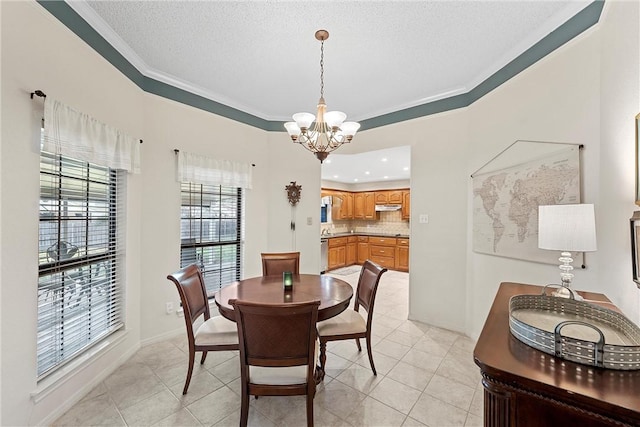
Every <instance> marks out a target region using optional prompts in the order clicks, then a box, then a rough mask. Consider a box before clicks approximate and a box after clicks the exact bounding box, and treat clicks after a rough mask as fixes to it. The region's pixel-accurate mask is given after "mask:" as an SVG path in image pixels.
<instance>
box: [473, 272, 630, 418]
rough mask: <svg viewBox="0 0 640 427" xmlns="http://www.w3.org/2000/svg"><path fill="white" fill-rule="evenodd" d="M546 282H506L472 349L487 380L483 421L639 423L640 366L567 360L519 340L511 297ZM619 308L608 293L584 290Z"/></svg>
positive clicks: (535, 290)
mask: <svg viewBox="0 0 640 427" xmlns="http://www.w3.org/2000/svg"><path fill="white" fill-rule="evenodd" d="M540 292H542V287H541V286H534V285H524V284H519V283H501V284H500V288H499V289H498V293H497V294H496V297H495V300H494V301H493V305H492V307H491V311H490V312H489V315H488V317H487V320H486V321H485V324H484V327H483V329H482V333H481V334H480V338H479V339H478V342H477V344H476V347H475V349H474V351H473V358H474V361H475V362H476V364H477V365H478V366H479V367H480V370H481V372H482V384H483V385H484V425H485V426H490V427H506V426H512V427H516V426H519V427H522V426H562V427H565V426H581V427H592V426H612V425H613V426H618V425H621V426H626V425H629V426H640V370H637V371H620V370H610V369H601V368H596V367H590V366H587V365H581V364H577V363H573V362H569V361H566V360H564V359H561V358H557V357H555V356H551V355H549V354H546V353H543V352H541V351H538V350H536V349H534V348H532V347H529V346H528V345H526V344H524V343H522V342H520V341H518V340H517V339H516V338H515V337H514V336H512V335H511V332H510V330H509V298H510V297H511V296H513V295H520V294H539V293H540ZM579 293H580V294H581V295H582V296H583V297H584V298H585V299H587V300H593V301H601V302H602V305H603V306H604V307H607V308H611V309H614V310H617V308H616V307H615V306H613V305H612V304H611V303H610V301H609V299H607V297H605V296H604V295H603V294H597V293H591V292H579Z"/></svg>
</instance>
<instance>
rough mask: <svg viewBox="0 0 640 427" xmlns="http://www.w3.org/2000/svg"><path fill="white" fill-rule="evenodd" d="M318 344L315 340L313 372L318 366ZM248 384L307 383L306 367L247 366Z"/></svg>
mask: <svg viewBox="0 0 640 427" xmlns="http://www.w3.org/2000/svg"><path fill="white" fill-rule="evenodd" d="M319 352H320V342H319V341H317V340H316V351H315V358H314V362H313V365H314V370H315V366H316V365H317V364H318V354H319ZM249 382H250V383H252V384H270V385H289V384H303V383H306V382H307V365H302V366H286V367H283V368H271V367H266V366H249Z"/></svg>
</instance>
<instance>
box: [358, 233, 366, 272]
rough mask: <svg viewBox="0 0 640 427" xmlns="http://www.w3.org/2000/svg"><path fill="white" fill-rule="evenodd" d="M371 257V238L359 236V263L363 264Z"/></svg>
mask: <svg viewBox="0 0 640 427" xmlns="http://www.w3.org/2000/svg"><path fill="white" fill-rule="evenodd" d="M368 259H369V238H368V237H367V236H358V264H360V265H362V264H364V262H365V261H366V260H368Z"/></svg>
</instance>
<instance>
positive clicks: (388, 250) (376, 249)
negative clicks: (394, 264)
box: [369, 244, 396, 258]
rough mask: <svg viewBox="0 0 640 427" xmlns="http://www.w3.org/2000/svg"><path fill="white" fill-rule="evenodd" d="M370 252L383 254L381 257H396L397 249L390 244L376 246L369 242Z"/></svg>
mask: <svg viewBox="0 0 640 427" xmlns="http://www.w3.org/2000/svg"><path fill="white" fill-rule="evenodd" d="M369 254H370V256H372V257H374V256H381V257H391V258H393V257H395V256H396V249H395V248H393V247H390V246H375V245H372V244H369Z"/></svg>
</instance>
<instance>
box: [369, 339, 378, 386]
mask: <svg viewBox="0 0 640 427" xmlns="http://www.w3.org/2000/svg"><path fill="white" fill-rule="evenodd" d="M367 353H369V363H370V364H371V370H372V371H373V375H376V376H377V375H378V373H377V372H376V365H374V364H373V352H372V351H371V335H370V334H367Z"/></svg>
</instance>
